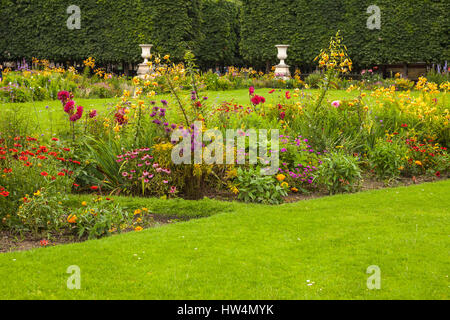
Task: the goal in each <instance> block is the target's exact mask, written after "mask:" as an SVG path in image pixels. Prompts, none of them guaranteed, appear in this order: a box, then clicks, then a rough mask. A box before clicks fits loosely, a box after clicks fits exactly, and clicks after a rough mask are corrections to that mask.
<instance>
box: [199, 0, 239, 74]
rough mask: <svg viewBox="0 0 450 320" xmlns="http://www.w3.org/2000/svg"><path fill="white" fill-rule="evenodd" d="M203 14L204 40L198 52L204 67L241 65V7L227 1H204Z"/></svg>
mask: <svg viewBox="0 0 450 320" xmlns="http://www.w3.org/2000/svg"><path fill="white" fill-rule="evenodd" d="M201 13H202V31H203V39H202V41H200V43H199V46H198V50H197V52H198V58H199V62H200V63H201V64H202V66H204V67H215V66H230V65H237V64H240V59H239V33H240V31H239V13H240V11H239V7H238V6H237V5H236V4H235V3H233V2H229V1H226V0H203V2H202V11H201Z"/></svg>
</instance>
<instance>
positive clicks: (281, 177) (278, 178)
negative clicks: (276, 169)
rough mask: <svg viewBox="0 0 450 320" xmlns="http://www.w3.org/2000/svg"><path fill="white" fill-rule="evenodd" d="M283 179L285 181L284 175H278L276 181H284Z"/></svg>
mask: <svg viewBox="0 0 450 320" xmlns="http://www.w3.org/2000/svg"><path fill="white" fill-rule="evenodd" d="M284 179H286V176H285V175H284V174H279V175H277V180H278V181H280V182H281V181H284Z"/></svg>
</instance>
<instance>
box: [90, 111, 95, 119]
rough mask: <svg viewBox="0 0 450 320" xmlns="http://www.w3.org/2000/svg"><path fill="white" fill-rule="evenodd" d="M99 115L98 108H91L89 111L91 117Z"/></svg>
mask: <svg viewBox="0 0 450 320" xmlns="http://www.w3.org/2000/svg"><path fill="white" fill-rule="evenodd" d="M96 116H97V110H95V109H94V110H91V112H89V118H91V119H92V118H95V117H96Z"/></svg>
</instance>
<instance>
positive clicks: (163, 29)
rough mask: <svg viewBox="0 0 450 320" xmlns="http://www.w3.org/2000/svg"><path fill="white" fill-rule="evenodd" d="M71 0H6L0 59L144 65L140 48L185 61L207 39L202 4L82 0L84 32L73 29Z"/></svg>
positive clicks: (171, 0) (170, 0) (192, 0)
mask: <svg viewBox="0 0 450 320" xmlns="http://www.w3.org/2000/svg"><path fill="white" fill-rule="evenodd" d="M73 3H74V2H73V1H71V0H58V1H55V0H1V9H0V13H1V17H2V19H1V20H0V58H3V59H8V58H9V59H20V58H27V59H30V58H32V57H37V58H47V59H51V60H56V61H66V60H78V61H79V60H82V59H85V58H87V57H89V56H92V57H95V58H96V60H97V61H99V62H119V61H126V62H136V61H141V58H140V54H141V50H140V48H139V46H138V45H139V44H140V43H152V44H153V45H154V50H156V51H158V52H160V53H164V54H165V53H170V54H171V55H172V56H173V57H175V59H181V58H182V57H183V55H184V52H185V50H186V49H187V48H195V47H196V42H197V41H198V38H199V36H200V35H201V23H200V0H167V1H161V0H78V1H76V5H77V6H79V7H80V9H81V29H80V30H69V29H68V28H67V25H66V22H67V19H68V18H69V16H70V15H69V14H67V12H66V10H67V8H68V7H69V5H71V4H73Z"/></svg>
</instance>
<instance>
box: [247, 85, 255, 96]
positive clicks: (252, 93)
mask: <svg viewBox="0 0 450 320" xmlns="http://www.w3.org/2000/svg"><path fill="white" fill-rule="evenodd" d="M248 93H249V94H250V95H251V96H252V95H254V94H255V87H253V86H252V87H250V88H249V89H248Z"/></svg>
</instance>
